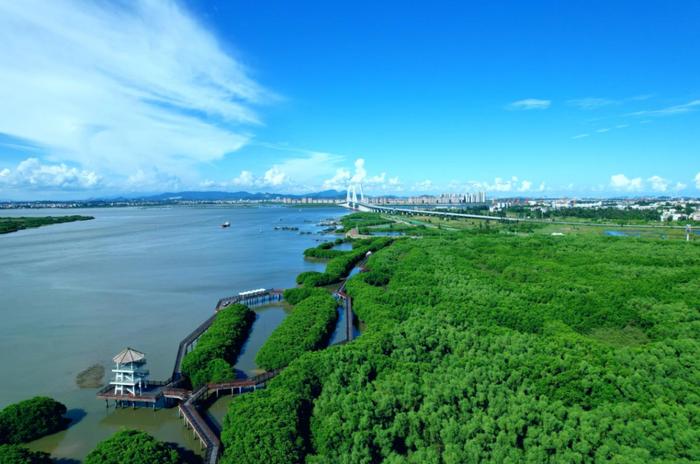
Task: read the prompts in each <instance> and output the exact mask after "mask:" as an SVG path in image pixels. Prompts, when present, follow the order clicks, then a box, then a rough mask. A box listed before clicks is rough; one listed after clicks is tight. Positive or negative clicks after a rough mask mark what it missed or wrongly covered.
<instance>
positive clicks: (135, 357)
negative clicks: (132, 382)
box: [112, 347, 146, 364]
mask: <svg viewBox="0 0 700 464" xmlns="http://www.w3.org/2000/svg"><path fill="white" fill-rule="evenodd" d="M144 359H146V355H145V354H143V353H141V352H140V351H136V350H135V349H133V348H129V347H126V348H124V349H123V350H122V351H121V353H119V354H118V355H116V356H115V357H114V358H112V360H113V361H114V362H115V363H117V364H128V363H135V362H139V361H143V360H144Z"/></svg>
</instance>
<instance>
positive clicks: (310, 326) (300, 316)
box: [255, 292, 338, 369]
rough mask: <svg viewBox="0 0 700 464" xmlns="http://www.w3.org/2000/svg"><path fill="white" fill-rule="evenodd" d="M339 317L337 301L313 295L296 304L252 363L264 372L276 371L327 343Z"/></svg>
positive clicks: (325, 296)
mask: <svg viewBox="0 0 700 464" xmlns="http://www.w3.org/2000/svg"><path fill="white" fill-rule="evenodd" d="M337 317H338V312H337V302H336V301H335V299H334V298H333V297H332V296H331V295H330V294H328V293H326V292H323V293H315V294H313V295H311V296H309V297H308V298H306V299H304V300H302V301H301V302H300V303H299V304H297V305H296V306H295V307H294V309H293V310H292V313H291V314H290V315H289V316H287V318H286V319H285V320H284V321H282V323H281V324H280V325H279V327H277V328H276V329H275V331H274V332H272V335H270V337H269V338H268V339H267V341H266V342H265V344H264V345H263V346H262V348H260V351H258V354H257V356H256V357H255V360H256V362H257V364H258V366H260V367H262V368H264V369H278V368H280V367H284V366H286V365H287V364H289V363H290V362H291V361H292V360H293V359H295V358H297V357H299V356H300V355H301V354H302V353H304V352H306V351H311V350H315V349H318V348H320V347H322V346H323V345H324V343H325V342H326V341H327V340H328V336H329V335H330V334H331V333H332V332H333V327H334V325H335V322H336V320H337Z"/></svg>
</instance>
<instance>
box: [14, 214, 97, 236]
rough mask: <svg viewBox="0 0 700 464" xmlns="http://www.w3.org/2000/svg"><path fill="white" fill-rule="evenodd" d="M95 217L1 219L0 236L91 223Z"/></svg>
mask: <svg viewBox="0 0 700 464" xmlns="http://www.w3.org/2000/svg"><path fill="white" fill-rule="evenodd" d="M91 219H95V218H94V217H93V216H79V215H72V216H43V217H26V216H22V217H0V234H9V233H10V232H17V231H18V230H23V229H33V228H35V227H41V226H48V225H51V224H63V223H64V222H75V221H89V220H91Z"/></svg>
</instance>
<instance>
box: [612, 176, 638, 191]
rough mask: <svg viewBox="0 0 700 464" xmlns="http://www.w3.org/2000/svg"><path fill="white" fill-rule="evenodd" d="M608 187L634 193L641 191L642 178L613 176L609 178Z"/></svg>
mask: <svg viewBox="0 0 700 464" xmlns="http://www.w3.org/2000/svg"><path fill="white" fill-rule="evenodd" d="M610 186H611V187H612V188H614V189H615V190H627V191H635V190H641V189H642V186H643V182H642V178H641V177H635V178H632V179H631V178H629V177H627V176H625V175H624V174H615V175H613V176H611V177H610Z"/></svg>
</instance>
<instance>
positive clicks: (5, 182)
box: [0, 158, 102, 190]
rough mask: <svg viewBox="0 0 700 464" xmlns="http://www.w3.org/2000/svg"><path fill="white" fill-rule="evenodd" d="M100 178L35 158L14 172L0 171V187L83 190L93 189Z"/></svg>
mask: <svg viewBox="0 0 700 464" xmlns="http://www.w3.org/2000/svg"><path fill="white" fill-rule="evenodd" d="M101 182H102V178H101V177H100V176H98V175H97V174H96V173H95V172H93V171H88V170H84V169H78V168H76V167H69V166H67V165H65V164H63V163H61V164H43V163H42V162H41V161H39V160H38V159H37V158H27V159H26V160H24V161H22V162H20V163H19V164H18V165H17V167H16V168H15V169H14V170H11V169H8V168H5V169H3V170H2V171H0V186H5V187H8V188H13V189H31V190H40V189H47V190H57V189H64V190H84V189H89V188H95V187H97V186H98V185H99V184H100V183H101Z"/></svg>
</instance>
